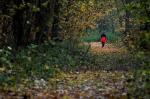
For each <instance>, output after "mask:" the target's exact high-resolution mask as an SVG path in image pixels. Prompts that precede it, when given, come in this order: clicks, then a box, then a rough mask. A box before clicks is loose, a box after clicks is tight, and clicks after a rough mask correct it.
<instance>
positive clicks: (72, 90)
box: [0, 42, 133, 99]
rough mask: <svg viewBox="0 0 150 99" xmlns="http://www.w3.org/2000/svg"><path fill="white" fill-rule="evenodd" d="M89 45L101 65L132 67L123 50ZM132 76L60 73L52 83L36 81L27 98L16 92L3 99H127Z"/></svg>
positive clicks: (113, 72)
mask: <svg viewBox="0 0 150 99" xmlns="http://www.w3.org/2000/svg"><path fill="white" fill-rule="evenodd" d="M89 44H90V45H91V48H90V51H91V52H92V53H93V54H99V55H101V59H100V60H99V62H101V63H102V65H106V66H107V65H113V66H114V67H115V65H118V66H119V67H121V66H126V65H132V60H130V58H132V57H130V56H127V52H126V50H125V49H124V48H119V47H115V46H114V45H112V44H106V46H105V47H104V48H101V44H100V43H99V42H92V43H89ZM111 55H112V56H111ZM115 57H116V59H114V58H115ZM109 59H110V60H109ZM118 59H120V60H119V61H118ZM128 61H130V62H128ZM127 63H128V64H127ZM116 68H117V67H116ZM132 75H133V73H132V71H130V70H128V69H126V70H119V69H114V70H102V69H99V70H98V69H97V70H91V71H90V70H87V71H70V72H60V73H58V74H57V75H56V76H55V77H54V78H50V79H49V82H45V81H44V80H42V79H41V80H39V81H38V80H37V81H35V83H36V85H37V86H35V87H34V88H31V89H28V90H27V91H24V95H22V94H21V93H20V94H19V93H15V92H8V94H7V95H4V94H3V92H1V93H0V99H127V94H128V88H127V83H128V82H126V79H127V77H132Z"/></svg>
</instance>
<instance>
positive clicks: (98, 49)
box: [84, 42, 125, 54]
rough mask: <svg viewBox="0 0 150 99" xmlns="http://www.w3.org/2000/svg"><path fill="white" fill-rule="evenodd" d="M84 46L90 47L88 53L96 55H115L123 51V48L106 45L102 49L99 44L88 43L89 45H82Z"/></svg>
mask: <svg viewBox="0 0 150 99" xmlns="http://www.w3.org/2000/svg"><path fill="white" fill-rule="evenodd" d="M84 44H85V45H90V46H91V47H90V51H91V52H92V53H95V54H98V53H117V52H121V51H125V49H123V48H119V47H116V46H115V45H114V44H108V43H106V44H105V46H104V47H103V48H102V47H101V46H102V45H101V43H100V42H90V43H84Z"/></svg>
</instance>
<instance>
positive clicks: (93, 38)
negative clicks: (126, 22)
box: [81, 30, 119, 43]
mask: <svg viewBox="0 0 150 99" xmlns="http://www.w3.org/2000/svg"><path fill="white" fill-rule="evenodd" d="M85 34H86V36H84V37H83V38H82V39H81V41H83V42H98V41H99V38H100V35H101V33H99V32H98V31H97V30H90V31H88V32H87V33H85ZM106 36H107V42H108V43H115V42H116V41H117V40H118V38H119V35H118V34H117V33H111V32H108V33H106Z"/></svg>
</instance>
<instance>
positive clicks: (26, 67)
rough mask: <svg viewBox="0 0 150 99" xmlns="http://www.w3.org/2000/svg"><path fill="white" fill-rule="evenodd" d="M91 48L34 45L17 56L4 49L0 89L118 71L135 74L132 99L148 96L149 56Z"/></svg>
mask: <svg viewBox="0 0 150 99" xmlns="http://www.w3.org/2000/svg"><path fill="white" fill-rule="evenodd" d="M89 49H90V46H76V47H75V46H74V47H71V46H70V45H69V43H68V42H61V43H56V42H47V43H44V44H41V45H35V44H31V45H30V46H27V47H26V48H24V49H22V50H18V51H17V52H15V54H14V52H13V51H12V49H11V48H10V47H8V48H7V49H1V50H0V82H1V83H0V88H1V89H4V90H13V91H14V90H15V91H16V90H24V89H25V88H32V87H34V86H35V85H34V84H35V82H36V81H44V82H45V81H49V79H50V78H53V77H55V75H58V74H60V73H61V72H63V71H65V72H66V71H68V72H71V71H73V72H75V71H77V72H78V71H97V70H106V71H116V70H117V71H134V73H135V74H134V75H133V76H129V77H126V82H127V83H126V86H127V88H129V89H128V90H129V96H131V97H142V96H145V97H148V96H149V88H150V87H149V86H150V85H149V82H150V79H149V78H150V77H149V75H150V71H149V70H150V69H149V58H148V57H145V55H144V56H143V57H144V58H141V57H142V54H139V56H137V57H135V56H134V55H133V54H131V53H129V52H128V51H121V52H115V53H114V52H111V53H99V54H92V53H91V52H90V51H89ZM145 58H147V59H145ZM137 60H138V61H137ZM140 66H141V67H140ZM145 67H146V68H145ZM42 86H43V85H42ZM45 87H46V85H45ZM135 93H136V94H135Z"/></svg>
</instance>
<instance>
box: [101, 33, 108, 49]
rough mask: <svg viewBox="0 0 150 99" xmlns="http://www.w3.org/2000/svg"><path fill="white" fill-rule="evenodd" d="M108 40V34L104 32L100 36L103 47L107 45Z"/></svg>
mask: <svg viewBox="0 0 150 99" xmlns="http://www.w3.org/2000/svg"><path fill="white" fill-rule="evenodd" d="M106 41H107V38H106V35H105V34H102V35H101V37H100V42H101V43H102V48H103V47H104V46H105V43H106Z"/></svg>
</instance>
